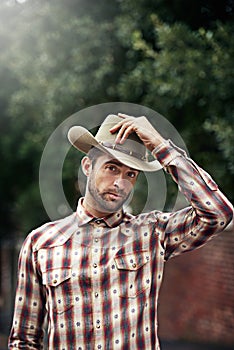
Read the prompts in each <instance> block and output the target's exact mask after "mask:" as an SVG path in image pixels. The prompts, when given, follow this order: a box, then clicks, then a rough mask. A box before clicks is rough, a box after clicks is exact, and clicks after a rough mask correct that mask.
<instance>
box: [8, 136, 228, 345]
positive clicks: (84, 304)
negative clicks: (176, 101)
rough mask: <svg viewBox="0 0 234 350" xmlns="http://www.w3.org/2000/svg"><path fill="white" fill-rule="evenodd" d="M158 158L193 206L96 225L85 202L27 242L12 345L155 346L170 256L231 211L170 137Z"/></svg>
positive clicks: (202, 238) (200, 239) (206, 234)
mask: <svg viewBox="0 0 234 350" xmlns="http://www.w3.org/2000/svg"><path fill="white" fill-rule="evenodd" d="M153 155H154V156H155V157H156V158H157V159H158V160H159V161H160V162H161V163H162V164H163V166H164V168H165V170H167V171H168V172H169V173H170V174H171V175H172V177H173V179H174V180H175V181H176V182H177V183H178V185H179V188H180V190H181V191H182V192H183V193H184V195H185V196H186V197H187V199H188V200H189V201H190V203H191V206H189V207H187V208H185V209H182V210H180V211H177V212H172V213H164V212H159V211H152V212H149V213H143V214H140V215H137V216H132V215H129V214H127V213H124V212H122V211H119V212H117V213H115V214H113V215H111V216H109V217H107V218H102V219H95V218H93V217H92V216H90V215H89V214H88V213H87V212H85V210H84V208H83V207H82V200H80V201H79V204H78V208H77V211H76V212H75V213H73V214H72V215H71V216H69V217H67V218H65V219H62V220H59V221H55V222H52V223H47V224H45V225H44V226H42V227H40V228H39V229H36V230H34V231H33V232H32V233H31V234H29V235H28V237H27V238H26V240H25V242H24V244H23V247H22V250H21V253H20V258H19V274H18V286H17V292H16V302H15V312H14V319H13V325H12V330H11V334H10V337H9V349H13V348H18V349H42V348H43V345H42V343H43V325H44V324H45V320H46V323H47V324H48V343H49V345H48V347H49V349H51V350H55V349H57V350H69V349H70V350H94V349H97V350H99V349H100V350H104V349H105V350H112V349H115V350H128V349H132V350H134V349H138V350H150V349H154V350H155V349H159V348H160V347H159V342H158V338H157V327H158V326H157V302H158V294H159V289H160V286H161V282H162V277H163V268H164V263H165V261H166V260H167V259H169V258H171V257H173V256H175V255H179V254H181V253H183V252H186V251H190V250H193V249H195V248H197V247H200V246H201V245H203V244H204V243H205V242H207V241H208V240H209V239H210V238H211V237H212V236H213V235H214V234H216V233H218V232H220V231H222V230H223V229H224V227H225V226H226V225H227V224H228V223H229V222H230V220H231V218H232V207H231V204H230V203H229V202H228V200H227V199H226V198H225V197H224V195H223V194H222V193H221V192H220V191H219V189H218V187H217V185H216V184H215V182H214V181H213V180H212V179H211V178H210V176H209V175H208V174H207V173H206V172H205V171H204V170H202V169H201V168H199V167H198V166H197V165H196V164H195V163H194V162H193V161H192V160H191V159H189V158H188V157H187V156H186V155H185V154H184V153H183V152H182V151H181V150H180V149H178V148H176V147H174V146H172V144H171V143H170V142H169V141H168V142H167V143H166V144H164V145H161V146H159V147H157V149H155V150H154V151H153Z"/></svg>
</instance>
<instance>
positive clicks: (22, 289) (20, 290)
mask: <svg viewBox="0 0 234 350" xmlns="http://www.w3.org/2000/svg"><path fill="white" fill-rule="evenodd" d="M34 254H35V253H33V251H32V244H31V239H30V235H29V236H28V237H27V238H26V240H25V242H24V244H23V246H22V248H21V252H20V256H19V266H18V281H17V288H16V297H15V309H14V316H13V323H12V328H11V332H10V336H9V342H8V349H16V348H17V349H29V348H30V349H32V350H33V349H43V323H44V316H45V296H44V290H43V287H42V284H41V283H40V275H39V274H38V272H37V270H36V259H35V255H34Z"/></svg>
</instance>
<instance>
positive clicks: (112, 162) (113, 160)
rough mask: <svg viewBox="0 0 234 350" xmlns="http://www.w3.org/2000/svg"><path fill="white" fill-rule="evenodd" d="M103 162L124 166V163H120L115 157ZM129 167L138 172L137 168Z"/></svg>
mask: <svg viewBox="0 0 234 350" xmlns="http://www.w3.org/2000/svg"><path fill="white" fill-rule="evenodd" d="M105 164H115V165H118V166H119V167H122V166H124V164H123V163H121V162H119V161H118V160H117V159H111V160H108V161H107V162H105ZM129 169H130V170H132V171H136V172H138V173H139V170H137V169H134V168H130V167H129Z"/></svg>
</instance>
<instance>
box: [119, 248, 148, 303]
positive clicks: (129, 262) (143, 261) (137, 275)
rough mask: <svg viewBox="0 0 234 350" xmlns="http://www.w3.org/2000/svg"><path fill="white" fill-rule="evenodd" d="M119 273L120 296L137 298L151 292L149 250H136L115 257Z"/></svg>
mask: <svg viewBox="0 0 234 350" xmlns="http://www.w3.org/2000/svg"><path fill="white" fill-rule="evenodd" d="M114 260H115V264H116V267H117V270H118V273H119V279H118V284H119V296H120V297H122V298H136V297H138V296H140V295H142V294H143V293H144V294H145V293H146V292H149V290H150V286H151V275H150V255H149V252H148V251H134V252H131V253H126V254H121V255H117V256H115V258H114Z"/></svg>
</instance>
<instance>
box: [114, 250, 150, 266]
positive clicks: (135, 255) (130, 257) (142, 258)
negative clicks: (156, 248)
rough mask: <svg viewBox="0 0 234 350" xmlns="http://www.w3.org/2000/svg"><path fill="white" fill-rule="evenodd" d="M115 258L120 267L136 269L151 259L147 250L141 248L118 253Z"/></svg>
mask: <svg viewBox="0 0 234 350" xmlns="http://www.w3.org/2000/svg"><path fill="white" fill-rule="evenodd" d="M114 259H115V263H116V266H117V268H118V269H120V270H132V271H136V270H138V269H139V268H140V267H142V266H143V265H145V264H146V263H147V262H148V261H149V260H150V257H149V253H148V252H147V251H142V250H141V251H136V252H131V253H126V254H122V255H117V256H116V257H115V258H114Z"/></svg>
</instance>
